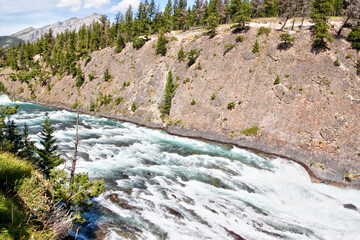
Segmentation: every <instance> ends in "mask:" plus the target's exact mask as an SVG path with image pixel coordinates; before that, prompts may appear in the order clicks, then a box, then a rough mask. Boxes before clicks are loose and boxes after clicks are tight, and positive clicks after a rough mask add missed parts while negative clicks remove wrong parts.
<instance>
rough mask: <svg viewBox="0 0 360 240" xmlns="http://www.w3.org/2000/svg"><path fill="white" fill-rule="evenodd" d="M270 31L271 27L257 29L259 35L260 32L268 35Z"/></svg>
mask: <svg viewBox="0 0 360 240" xmlns="http://www.w3.org/2000/svg"><path fill="white" fill-rule="evenodd" d="M270 32H271V28H269V27H260V28H259V30H258V34H257V35H258V36H259V35H262V34H266V36H269V34H270Z"/></svg>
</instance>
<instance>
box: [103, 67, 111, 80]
mask: <svg viewBox="0 0 360 240" xmlns="http://www.w3.org/2000/svg"><path fill="white" fill-rule="evenodd" d="M103 79H104V81H105V82H108V81H109V80H110V79H111V75H110V72H109V69H108V68H106V69H105V72H104V77H103Z"/></svg>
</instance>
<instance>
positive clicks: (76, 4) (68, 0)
mask: <svg viewBox="0 0 360 240" xmlns="http://www.w3.org/2000/svg"><path fill="white" fill-rule="evenodd" d="M81 4H82V2H81V0H60V1H59V2H58V3H57V4H56V5H55V6H56V7H60V8H65V7H71V11H72V12H76V11H79V10H80V8H81Z"/></svg>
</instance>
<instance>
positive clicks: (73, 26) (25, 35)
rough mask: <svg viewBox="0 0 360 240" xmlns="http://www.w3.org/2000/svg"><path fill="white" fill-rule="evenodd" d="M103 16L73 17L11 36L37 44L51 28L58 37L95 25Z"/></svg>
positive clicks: (95, 14) (94, 14)
mask: <svg viewBox="0 0 360 240" xmlns="http://www.w3.org/2000/svg"><path fill="white" fill-rule="evenodd" d="M100 17H101V15H100V14H97V13H93V14H91V15H89V16H87V17H83V18H77V17H73V18H70V19H67V20H64V21H58V22H56V23H54V24H51V25H46V26H44V27H41V28H36V29H35V28H33V27H29V28H26V29H24V30H21V31H20V32H17V33H14V34H12V35H11V37H17V38H20V39H22V40H23V41H25V42H28V41H29V42H35V41H36V40H38V39H39V38H41V36H42V35H44V34H45V33H48V32H49V30H50V28H51V29H52V30H53V34H54V35H55V36H56V35H58V34H59V33H62V32H65V31H66V30H69V31H73V30H75V31H78V30H79V28H80V27H82V26H83V25H84V24H85V25H86V26H89V25H90V24H92V23H93V21H99V19H100Z"/></svg>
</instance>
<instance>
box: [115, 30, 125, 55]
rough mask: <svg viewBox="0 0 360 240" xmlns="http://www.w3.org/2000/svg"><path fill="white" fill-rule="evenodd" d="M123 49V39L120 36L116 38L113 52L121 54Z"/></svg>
mask: <svg viewBox="0 0 360 240" xmlns="http://www.w3.org/2000/svg"><path fill="white" fill-rule="evenodd" d="M124 48H125V42H124V38H123V37H122V35H121V34H120V35H119V36H118V38H117V39H116V48H115V52H116V53H119V52H121V51H122V50H123V49H124Z"/></svg>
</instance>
